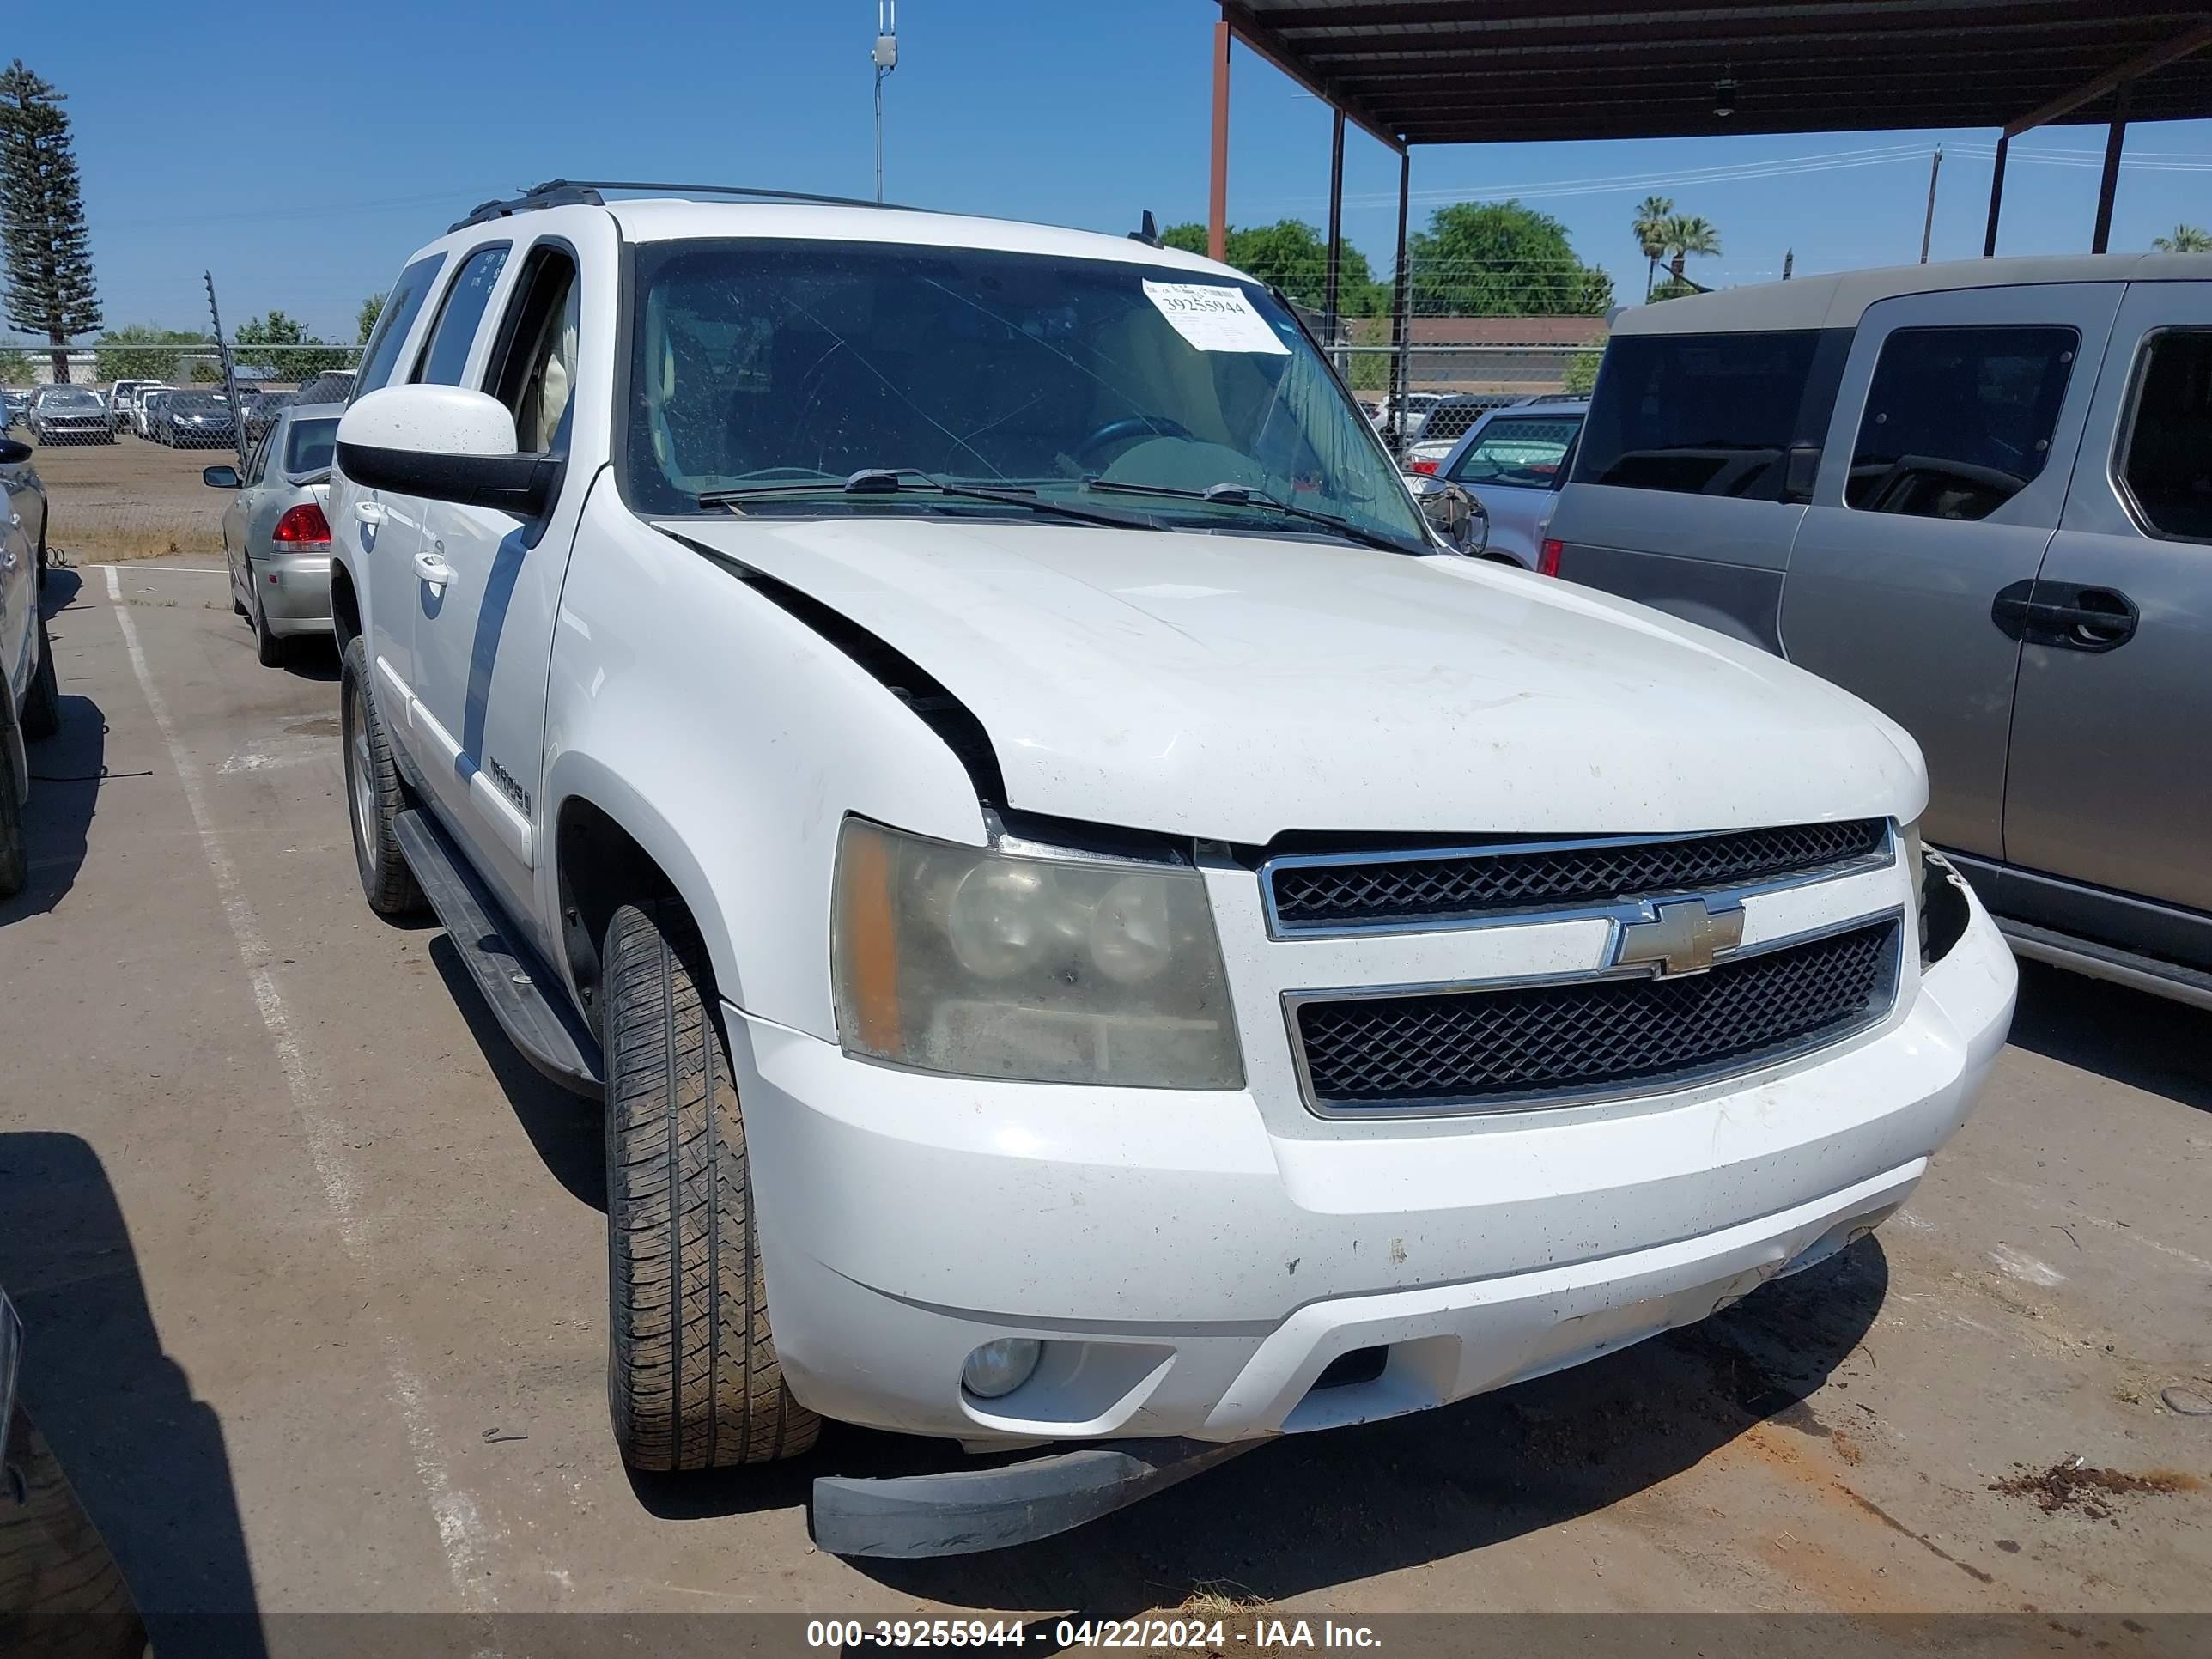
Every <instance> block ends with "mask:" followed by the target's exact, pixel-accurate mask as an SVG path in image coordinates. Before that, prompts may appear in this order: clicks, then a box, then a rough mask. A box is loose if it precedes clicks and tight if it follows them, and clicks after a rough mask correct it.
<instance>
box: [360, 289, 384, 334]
mask: <svg viewBox="0 0 2212 1659" xmlns="http://www.w3.org/2000/svg"><path fill="white" fill-rule="evenodd" d="M382 315H384V296H383V295H381V294H372V295H369V296H368V298H367V299H366V300H363V301H362V302H361V312H360V314H359V315H358V316H357V317H356V319H355V320H356V322H358V323H359V324H360V325H361V336H360V339H359V340H358V342H357V343H359V344H361V345H367V344H368V337H369V336H370V335H372V334H374V332H376V319H378V318H379V317H381V316H382Z"/></svg>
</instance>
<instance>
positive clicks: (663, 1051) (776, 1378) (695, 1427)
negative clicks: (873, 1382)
mask: <svg viewBox="0 0 2212 1659" xmlns="http://www.w3.org/2000/svg"><path fill="white" fill-rule="evenodd" d="M602 961H603V962H604V963H605V994H606V1003H605V1026H604V1029H605V1033H606V1039H607V1042H606V1056H607V1060H606V1066H607V1108H606V1121H607V1301H608V1352H607V1403H608V1407H609V1409H610V1411H611V1414H612V1416H613V1419H614V1431H615V1440H616V1443H617V1444H618V1445H619V1446H620V1447H621V1449H622V1455H623V1461H624V1462H627V1463H629V1465H630V1467H631V1468H637V1469H651V1470H671V1469H705V1468H728V1467H731V1466H733V1465H737V1464H745V1463H772V1462H776V1461H778V1460H779V1459H781V1458H787V1457H795V1456H797V1455H799V1453H801V1452H804V1451H805V1450H807V1449H809V1448H810V1447H811V1446H812V1445H813V1444H814V1441H815V1437H817V1435H819V1434H820V1433H821V1431H822V1419H820V1418H818V1417H817V1416H816V1415H815V1414H814V1413H812V1412H811V1411H809V1410H807V1409H806V1407H804V1406H802V1405H800V1404H799V1402H798V1401H796V1400H794V1399H793V1398H792V1395H791V1390H790V1389H788V1388H787V1387H786V1386H785V1384H784V1381H783V1370H782V1367H781V1365H779V1364H777V1362H776V1357H775V1338H774V1337H773V1335H772V1334H770V1332H769V1322H768V1292H767V1288H766V1281H765V1279H763V1275H762V1272H761V1257H760V1238H759V1233H758V1231H757V1228H756V1226H755V1224H754V1220H753V1208H752V1185H751V1182H750V1176H749V1174H748V1160H747V1158H746V1156H745V1133H744V1116H743V1115H742V1113H741V1112H740V1110H739V1106H738V1091H737V1086H736V1085H735V1083H734V1082H733V1081H732V1076H731V1072H730V1060H729V1051H728V1047H727V1043H726V1039H725V1037H724V1034H723V1031H722V1028H721V1021H720V1018H719V1017H718V1014H717V1012H716V1004H715V1000H714V990H713V980H712V977H711V975H710V974H709V972H708V968H707V966H706V963H705V952H704V951H702V949H701V948H700V945H699V936H698V933H697V930H696V928H695V927H693V926H692V924H691V921H690V917H688V916H687V915H684V912H683V909H682V908H681V907H680V906H678V905H677V904H675V903H674V902H670V901H660V902H655V903H653V904H650V905H647V907H645V908H642V909H641V908H636V907H635V906H630V905H624V906H623V908H620V909H618V910H617V911H616V912H615V915H614V920H613V921H611V923H609V925H608V927H607V937H606V944H605V951H604V952H603V955H602Z"/></svg>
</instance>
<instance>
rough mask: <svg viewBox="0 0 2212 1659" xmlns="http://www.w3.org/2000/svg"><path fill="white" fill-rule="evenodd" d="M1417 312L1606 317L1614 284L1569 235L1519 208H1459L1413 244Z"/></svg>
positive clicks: (1448, 210)
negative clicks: (1589, 263) (1583, 255)
mask: <svg viewBox="0 0 2212 1659" xmlns="http://www.w3.org/2000/svg"><path fill="white" fill-rule="evenodd" d="M1407 264H1408V265H1409V266H1410V267H1411V268H1412V271H1413V310H1414V311H1415V312H1416V313H1423V314H1426V315H1429V316H1459V317H1562V316H1591V315H1597V314H1601V313H1603V312H1604V311H1605V310H1606V308H1607V307H1608V306H1610V305H1611V304H1612V303H1613V291H1612V288H1613V285H1612V282H1611V279H1610V278H1607V277H1606V276H1605V275H1604V273H1603V272H1602V271H1597V272H1595V273H1593V270H1592V269H1591V268H1590V267H1588V266H1585V265H1584V264H1583V262H1582V261H1581V260H1580V259H1579V258H1576V256H1575V250H1574V245H1573V244H1572V243H1571V242H1570V241H1569V240H1567V228H1566V227H1565V225H1563V224H1561V223H1560V222H1559V221H1558V220H1557V219H1554V218H1553V217H1552V216H1551V215H1549V214H1548V213H1540V212H1538V211H1537V210H1535V209H1534V208H1531V207H1524V206H1523V205H1522V204H1520V203H1519V202H1455V203H1454V204H1451V205H1450V206H1449V207H1440V208H1438V209H1437V210H1436V211H1435V212H1434V213H1432V214H1431V215H1430V216H1429V228H1427V229H1426V230H1425V231H1419V232H1416V233H1415V234H1413V237H1412V238H1411V239H1409V240H1408V243H1407Z"/></svg>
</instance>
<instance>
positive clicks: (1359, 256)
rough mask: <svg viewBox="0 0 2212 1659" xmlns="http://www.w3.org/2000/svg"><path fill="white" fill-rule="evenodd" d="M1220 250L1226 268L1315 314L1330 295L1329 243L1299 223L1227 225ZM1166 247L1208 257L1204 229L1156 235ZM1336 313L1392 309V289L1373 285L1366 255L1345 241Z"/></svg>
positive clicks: (1185, 227) (1184, 227)
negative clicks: (1276, 290) (1270, 287)
mask: <svg viewBox="0 0 2212 1659" xmlns="http://www.w3.org/2000/svg"><path fill="white" fill-rule="evenodd" d="M1224 240H1225V247H1224V249H1223V251H1224V252H1225V253H1226V254H1227V255H1228V256H1229V257H1228V263H1229V264H1232V265H1234V266H1236V267H1237V270H1241V271H1243V273H1244V274H1245V275H1246V276H1250V277H1252V278H1254V279H1255V281H1258V282H1262V283H1273V285H1274V286H1275V287H1277V288H1279V289H1282V290H1283V292H1284V293H1285V294H1287V295H1290V296H1291V299H1293V300H1295V301H1297V302H1298V303H1299V304H1300V305H1302V306H1304V307H1307V308H1308V309H1310V310H1313V311H1319V310H1320V309H1321V308H1322V301H1324V300H1326V299H1327V298H1328V242H1327V241H1326V240H1324V239H1323V238H1322V234H1321V233H1320V232H1319V231H1317V230H1316V229H1315V228H1313V227H1312V226H1311V225H1309V224H1306V223H1304V222H1303V221H1300V220H1297V219H1282V220H1278V221H1277V222H1275V223H1273V224H1272V225H1244V226H1239V225H1231V227H1230V228H1229V230H1228V233H1227V234H1226V236H1225V239H1224ZM1160 242H1161V244H1162V246H1166V247H1173V248H1181V249H1182V251H1183V252H1186V253H1200V254H1202V253H1204V252H1206V227H1205V226H1204V225H1201V224H1196V223H1188V224H1180V225H1170V226H1169V227H1168V228H1166V229H1165V230H1164V231H1162V232H1161V233H1160ZM1336 288H1337V310H1338V312H1339V313H1340V314H1341V315H1343V316H1346V317H1382V316H1387V315H1388V314H1389V310H1390V289H1389V284H1387V283H1378V282H1376V280H1375V270H1374V267H1372V266H1371V265H1370V264H1368V263H1367V256H1366V255H1365V254H1364V253H1362V252H1360V251H1359V250H1358V248H1356V247H1354V246H1352V244H1351V243H1350V242H1349V241H1347V242H1346V243H1344V244H1343V246H1341V248H1340V250H1339V252H1338V256H1337V266H1336Z"/></svg>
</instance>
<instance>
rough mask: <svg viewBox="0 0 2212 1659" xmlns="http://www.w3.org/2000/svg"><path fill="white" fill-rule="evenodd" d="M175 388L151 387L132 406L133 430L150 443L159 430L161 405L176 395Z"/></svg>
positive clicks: (133, 400)
mask: <svg viewBox="0 0 2212 1659" xmlns="http://www.w3.org/2000/svg"><path fill="white" fill-rule="evenodd" d="M175 392H176V388H175V387H174V386H149V387H147V388H145V389H144V390H143V391H141V392H139V394H138V395H137V397H136V398H133V399H132V400H131V430H132V431H133V432H135V433H137V435H139V436H140V437H142V438H144V439H146V440H147V441H149V442H151V441H155V440H154V435H155V432H156V431H157V430H158V429H159V420H160V415H161V404H163V402H164V401H165V400H167V398H170V397H173V395H175Z"/></svg>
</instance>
